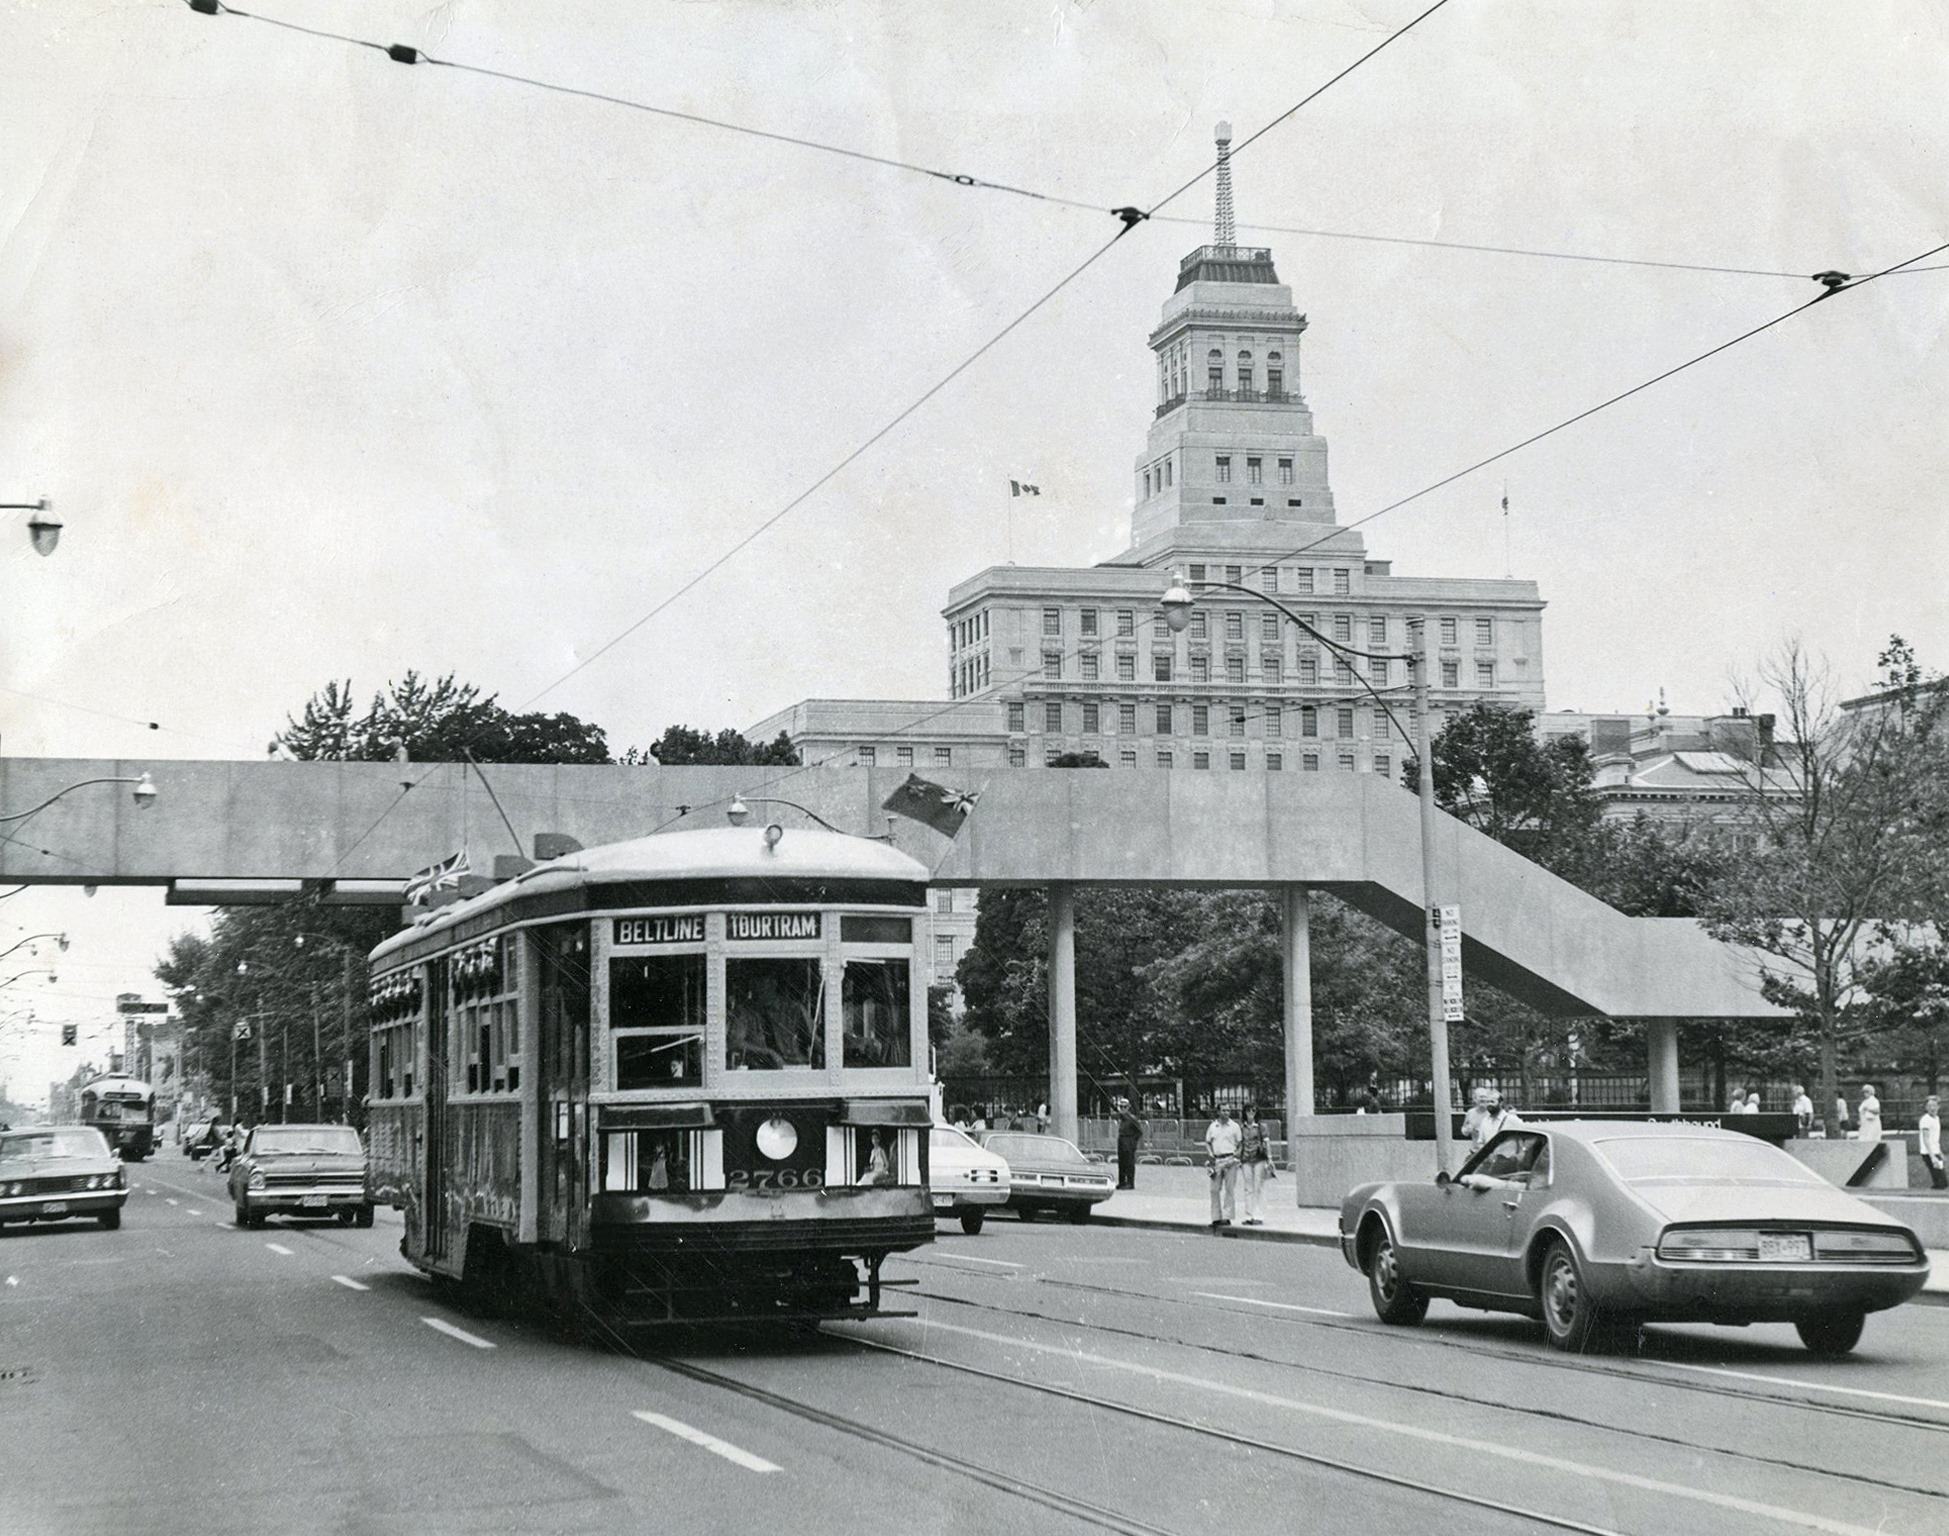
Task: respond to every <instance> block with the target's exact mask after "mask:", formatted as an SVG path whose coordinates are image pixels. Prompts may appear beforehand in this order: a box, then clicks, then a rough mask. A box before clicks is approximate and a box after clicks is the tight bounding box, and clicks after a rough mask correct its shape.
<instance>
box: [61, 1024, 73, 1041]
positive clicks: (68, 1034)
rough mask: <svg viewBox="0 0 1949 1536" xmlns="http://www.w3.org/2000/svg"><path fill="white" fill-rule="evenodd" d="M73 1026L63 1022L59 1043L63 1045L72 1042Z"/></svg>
mask: <svg viewBox="0 0 1949 1536" xmlns="http://www.w3.org/2000/svg"><path fill="white" fill-rule="evenodd" d="M74 1028H75V1027H74V1025H72V1024H63V1025H62V1026H61V1043H62V1044H63V1045H73V1044H74Z"/></svg>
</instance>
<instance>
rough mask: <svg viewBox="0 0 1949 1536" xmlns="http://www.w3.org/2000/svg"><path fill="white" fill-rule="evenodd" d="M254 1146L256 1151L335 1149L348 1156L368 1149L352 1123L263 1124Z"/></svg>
mask: <svg viewBox="0 0 1949 1536" xmlns="http://www.w3.org/2000/svg"><path fill="white" fill-rule="evenodd" d="M251 1149H252V1150H253V1151H256V1152H333V1153H343V1154H345V1155H346V1156H348V1157H357V1156H358V1155H359V1154H360V1153H361V1152H363V1151H364V1150H365V1148H364V1147H362V1146H360V1145H359V1133H358V1132H357V1131H355V1130H353V1129H352V1127H351V1126H349V1125H318V1126H304V1125H279V1126H260V1127H259V1128H258V1132H257V1140H256V1141H255V1142H253V1143H252V1144H251Z"/></svg>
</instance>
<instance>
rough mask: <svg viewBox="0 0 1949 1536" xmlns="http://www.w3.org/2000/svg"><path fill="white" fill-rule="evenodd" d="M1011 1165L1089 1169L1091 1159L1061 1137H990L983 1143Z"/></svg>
mask: <svg viewBox="0 0 1949 1536" xmlns="http://www.w3.org/2000/svg"><path fill="white" fill-rule="evenodd" d="M982 1145H983V1146H985V1147H987V1148H988V1150H989V1151H990V1152H993V1153H994V1154H995V1155H996V1156H997V1157H1005V1158H1007V1159H1008V1160H1009V1161H1010V1162H1011V1163H1017V1162H1020V1163H1074V1164H1075V1165H1076V1166H1077V1167H1079V1168H1082V1167H1087V1166H1088V1165H1089V1159H1088V1158H1087V1157H1085V1156H1083V1154H1082V1153H1081V1152H1078V1151H1077V1150H1076V1148H1075V1147H1073V1146H1071V1145H1070V1144H1069V1143H1068V1142H1066V1141H1064V1140H1063V1139H1062V1138H1061V1137H1060V1136H990V1137H989V1138H988V1140H987V1141H985V1142H983V1143H982Z"/></svg>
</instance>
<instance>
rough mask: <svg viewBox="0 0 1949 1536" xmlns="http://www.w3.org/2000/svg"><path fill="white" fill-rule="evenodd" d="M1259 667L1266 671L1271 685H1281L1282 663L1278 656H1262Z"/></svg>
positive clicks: (1268, 683)
mask: <svg viewBox="0 0 1949 1536" xmlns="http://www.w3.org/2000/svg"><path fill="white" fill-rule="evenodd" d="M1259 669H1260V670H1261V671H1262V672H1264V673H1265V680H1266V683H1267V685H1268V686H1269V687H1273V688H1277V687H1278V686H1279V682H1280V676H1279V674H1280V671H1281V663H1280V660H1279V658H1278V657H1277V656H1265V657H1262V658H1260V661H1259Z"/></svg>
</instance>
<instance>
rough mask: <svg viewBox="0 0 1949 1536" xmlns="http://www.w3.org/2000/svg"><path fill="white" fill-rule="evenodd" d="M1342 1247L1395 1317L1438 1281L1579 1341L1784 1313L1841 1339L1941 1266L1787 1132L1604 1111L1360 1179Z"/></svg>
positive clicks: (1561, 1339)
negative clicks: (1833, 1178) (1654, 1326)
mask: <svg viewBox="0 0 1949 1536" xmlns="http://www.w3.org/2000/svg"><path fill="white" fill-rule="evenodd" d="M1340 1251H1341V1253H1342V1254H1343V1255H1344V1257H1345V1258H1346V1260H1347V1262H1348V1263H1349V1264H1351V1265H1353V1266H1354V1267H1355V1268H1356V1269H1359V1270H1361V1271H1362V1272H1363V1273H1365V1274H1366V1276H1367V1283H1368V1290H1369V1292H1370V1293H1371V1295H1372V1297H1373V1303H1374V1310H1375V1312H1377V1313H1378V1314H1379V1315H1380V1317H1381V1320H1382V1321H1383V1322H1389V1323H1399V1324H1412V1323H1418V1322H1420V1321H1421V1319H1422V1317H1423V1316H1424V1315H1425V1314H1426V1312H1427V1310H1428V1299H1429V1298H1430V1297H1432V1296H1440V1297H1445V1298H1447V1299H1448V1300H1450V1301H1454V1302H1456V1303H1458V1304H1460V1305H1462V1306H1465V1307H1479V1308H1483V1309H1486V1310H1490V1311H1499V1312H1520V1313H1524V1314H1526V1315H1528V1316H1531V1317H1536V1318H1540V1319H1541V1320H1542V1323H1543V1328H1544V1331H1545V1333H1546V1334H1547V1336H1548V1338H1549V1341H1550V1343H1552V1344H1553V1345H1555V1346H1556V1347H1557V1348H1559V1349H1569V1350H1582V1349H1587V1348H1589V1347H1591V1346H1592V1345H1593V1344H1594V1343H1596V1342H1598V1341H1599V1340H1600V1339H1602V1338H1603V1337H1604V1336H1605V1335H1607V1334H1627V1335H1628V1334H1633V1333H1635V1331H1636V1328H1637V1326H1638V1325H1639V1324H1640V1323H1643V1322H1646V1321H1667V1322H1706V1323H1729V1324H1734V1325H1743V1324H1747V1323H1763V1322H1785V1323H1792V1324H1793V1325H1794V1326H1795V1327H1796V1328H1797V1329H1798V1330H1799V1333H1800V1338H1801V1341H1802V1342H1803V1343H1804V1344H1805V1345H1806V1346H1807V1347H1808V1348H1809V1349H1811V1350H1813V1351H1814V1352H1815V1353H1817V1354H1826V1355H1838V1354H1845V1353H1846V1352H1847V1351H1848V1350H1850V1349H1852V1348H1853V1347H1854V1346H1855V1344H1856V1342H1857V1341H1858V1340H1859V1339H1860V1337H1861V1329H1862V1323H1863V1320H1864V1319H1865V1318H1866V1316H1867V1314H1868V1313H1870V1312H1879V1311H1881V1310H1883V1309H1884V1308H1887V1307H1893V1306H1898V1305H1900V1304H1901V1303H1902V1302H1904V1301H1906V1300H1908V1298H1909V1297H1911V1296H1913V1295H1914V1294H1915V1293H1916V1292H1917V1291H1919V1290H1921V1288H1922V1285H1923V1282H1924V1281H1925V1280H1927V1279H1928V1275H1929V1264H1928V1259H1927V1257H1926V1256H1925V1254H1924V1253H1923V1250H1922V1245H1921V1243H1920V1242H1919V1241H1917V1239H1916V1236H1915V1234H1914V1233H1913V1232H1911V1231H1910V1230H1909V1229H1908V1228H1907V1227H1905V1226H1903V1225H1902V1224H1901V1223H1900V1222H1898V1221H1896V1220H1894V1219H1893V1218H1892V1217H1889V1216H1884V1215H1883V1214H1882V1213H1881V1212H1880V1211H1878V1210H1876V1209H1875V1208H1874V1207H1873V1206H1870V1205H1866V1204H1864V1203H1863V1202H1861V1201H1859V1200H1857V1199H1855V1198H1854V1197H1853V1196H1851V1195H1848V1194H1845V1193H1843V1192H1842V1191H1841V1190H1839V1189H1836V1188H1835V1187H1834V1186H1833V1185H1831V1184H1829V1183H1827V1182H1826V1180H1824V1179H1822V1178H1820V1177H1819V1176H1818V1175H1817V1174H1815V1173H1813V1172H1811V1171H1810V1170H1809V1169H1808V1168H1807V1167H1806V1166H1805V1165H1804V1164H1802V1163H1801V1162H1799V1161H1798V1160H1797V1159H1795V1158H1793V1157H1791V1156H1789V1155H1788V1154H1787V1153H1785V1152H1783V1151H1781V1150H1780V1149H1779V1148H1777V1147H1773V1146H1769V1145H1768V1144H1767V1143H1765V1142H1762V1141H1759V1140H1756V1139H1755V1138H1753V1137H1750V1136H1742V1135H1739V1134H1737V1133H1735V1132H1732V1131H1722V1130H1718V1129H1713V1128H1708V1127H1705V1126H1690V1125H1653V1124H1637V1123H1622V1122H1602V1121H1557V1122H1554V1123H1550V1124H1544V1125H1526V1126H1523V1127H1521V1128H1519V1129H1517V1128H1512V1129H1510V1130H1506V1131H1504V1132H1503V1133H1502V1134H1501V1135H1499V1136H1497V1137H1496V1138H1495V1139H1494V1140H1493V1141H1491V1142H1490V1143H1489V1144H1488V1145H1487V1146H1485V1147H1483V1148H1482V1150H1481V1151H1479V1152H1478V1153H1476V1155H1475V1156H1474V1157H1472V1158H1470V1159H1469V1161H1468V1162H1467V1163H1465V1164H1464V1165H1463V1167H1462V1171H1461V1173H1460V1174H1458V1175H1457V1176H1456V1177H1454V1178H1453V1179H1451V1178H1449V1177H1448V1176H1447V1175H1446V1174H1437V1175H1436V1176H1435V1178H1434V1179H1433V1180H1432V1181H1430V1182H1428V1183H1425V1184H1423V1183H1390V1184H1368V1185H1363V1186H1362V1187H1361V1188H1359V1189H1356V1190H1354V1191H1352V1192H1351V1193H1350V1194H1348V1196H1347V1197H1346V1199H1345V1200H1344V1201H1343V1202H1342V1204H1341V1207H1340Z"/></svg>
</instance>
